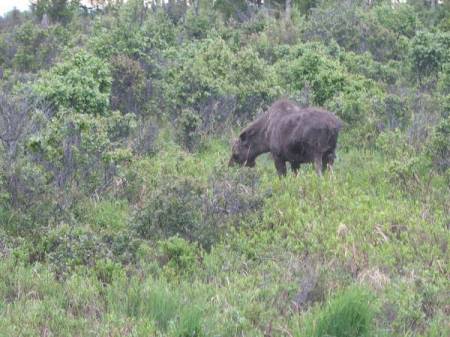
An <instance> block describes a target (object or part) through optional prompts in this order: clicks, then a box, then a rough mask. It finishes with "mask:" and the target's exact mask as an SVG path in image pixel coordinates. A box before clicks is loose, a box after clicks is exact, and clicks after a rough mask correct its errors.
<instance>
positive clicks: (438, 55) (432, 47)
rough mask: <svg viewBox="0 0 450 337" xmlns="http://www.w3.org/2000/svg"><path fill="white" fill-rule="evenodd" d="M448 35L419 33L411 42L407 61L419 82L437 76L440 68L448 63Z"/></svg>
mask: <svg viewBox="0 0 450 337" xmlns="http://www.w3.org/2000/svg"><path fill="white" fill-rule="evenodd" d="M449 50H450V33H438V34H434V33H430V32H420V33H418V34H417V35H416V36H415V37H414V39H413V40H412V41H411V48H410V52H409V59H410V62H411V65H412V71H413V74H414V75H415V76H416V78H417V79H418V80H419V82H421V81H422V80H423V79H424V78H426V77H428V76H437V74H438V72H439V71H440V70H441V69H442V66H443V65H444V64H445V63H447V62H450V52H449Z"/></svg>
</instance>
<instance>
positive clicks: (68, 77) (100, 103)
mask: <svg viewBox="0 0 450 337" xmlns="http://www.w3.org/2000/svg"><path fill="white" fill-rule="evenodd" d="M34 89H35V91H36V93H37V94H38V95H40V96H42V97H43V98H44V99H46V100H48V101H49V102H50V103H51V104H52V105H53V107H54V108H55V109H56V110H58V109H73V110H74V111H76V112H78V113H83V114H90V115H105V114H107V112H108V107H109V94H110V90H111V75H110V72H109V69H108V66H107V65H106V64H105V63H104V62H102V61H101V60H100V59H99V58H97V57H95V56H92V55H90V54H88V53H86V52H85V51H78V52H77V53H76V54H74V55H73V56H72V57H70V58H68V59H67V60H66V61H65V62H62V63H59V64H57V65H55V66H54V67H53V68H52V69H51V70H50V71H49V72H47V73H44V74H43V76H42V79H41V80H39V82H38V83H37V84H36V85H35V87H34Z"/></svg>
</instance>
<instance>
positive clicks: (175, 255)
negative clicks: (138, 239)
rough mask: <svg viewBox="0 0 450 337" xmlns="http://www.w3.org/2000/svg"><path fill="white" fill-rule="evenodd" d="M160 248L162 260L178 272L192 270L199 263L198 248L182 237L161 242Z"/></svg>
mask: <svg viewBox="0 0 450 337" xmlns="http://www.w3.org/2000/svg"><path fill="white" fill-rule="evenodd" d="M159 248H160V254H161V256H160V259H162V260H165V261H166V265H167V266H168V267H170V268H172V269H173V270H175V271H177V272H182V271H190V270H192V269H193V267H194V265H195V263H196V261H197V252H196V247H195V246H193V245H192V244H190V243H189V242H187V241H186V240H184V239H182V238H180V237H176V236H173V237H171V238H169V239H167V240H165V241H160V242H159Z"/></svg>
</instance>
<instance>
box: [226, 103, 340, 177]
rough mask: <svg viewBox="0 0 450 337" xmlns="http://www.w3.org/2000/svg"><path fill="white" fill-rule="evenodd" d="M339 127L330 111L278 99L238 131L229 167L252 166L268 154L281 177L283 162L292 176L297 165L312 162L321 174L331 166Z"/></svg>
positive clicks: (284, 171)
mask: <svg viewBox="0 0 450 337" xmlns="http://www.w3.org/2000/svg"><path fill="white" fill-rule="evenodd" d="M341 126H342V122H341V121H340V120H339V119H338V118H337V117H336V116H335V115H333V114H332V113H331V112H329V111H326V110H324V109H321V108H314V107H311V108H300V107H299V106H298V105H297V104H295V103H294V102H292V101H289V100H285V99H283V100H278V101H276V102H275V103H273V104H272V105H271V106H270V108H269V109H268V110H267V111H266V112H265V113H264V114H263V115H262V116H261V117H259V118H258V119H256V120H255V121H253V122H252V123H250V124H249V125H248V126H247V127H246V128H245V129H244V130H243V131H242V132H241V134H240V135H239V138H238V139H237V140H236V141H235V142H234V144H233V147H232V154H231V158H230V161H229V165H230V166H231V165H234V164H239V165H245V166H250V167H253V166H254V165H255V159H256V157H258V156H259V155H260V154H263V153H266V152H270V153H271V154H272V157H273V160H274V162H275V167H276V169H277V172H278V174H279V175H280V176H281V175H283V176H284V175H286V162H289V163H290V164H291V168H292V171H294V173H297V171H298V169H299V167H300V164H303V163H314V166H315V169H316V172H317V174H318V175H321V174H322V173H323V172H324V171H325V170H326V169H327V167H330V168H331V167H332V165H333V162H334V158H335V150H336V144H337V139H338V134H339V130H340V129H341Z"/></svg>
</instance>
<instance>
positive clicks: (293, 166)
mask: <svg viewBox="0 0 450 337" xmlns="http://www.w3.org/2000/svg"><path fill="white" fill-rule="evenodd" d="M299 168H300V163H297V162H291V169H292V172H294V174H295V175H297V174H298V169H299Z"/></svg>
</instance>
